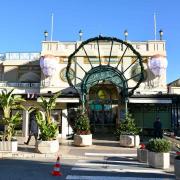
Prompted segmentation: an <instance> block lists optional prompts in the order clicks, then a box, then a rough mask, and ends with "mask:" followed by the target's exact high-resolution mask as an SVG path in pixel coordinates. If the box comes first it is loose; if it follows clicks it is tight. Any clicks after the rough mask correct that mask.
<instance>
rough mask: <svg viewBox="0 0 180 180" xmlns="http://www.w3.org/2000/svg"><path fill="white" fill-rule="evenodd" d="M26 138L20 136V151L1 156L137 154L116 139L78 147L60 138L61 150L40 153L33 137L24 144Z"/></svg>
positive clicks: (37, 156)
mask: <svg viewBox="0 0 180 180" xmlns="http://www.w3.org/2000/svg"><path fill="white" fill-rule="evenodd" d="M24 140H25V139H24V138H23V137H18V152H15V153H7V152H1V153H0V158H22V159H23V158H24V159H26V158H29V159H37V158H49V159H56V158H57V156H61V157H62V158H89V156H85V153H112V154H122V153H124V152H126V153H134V154H136V148H122V147H120V146H119V142H118V141H114V140H111V139H110V140H102V139H93V145H92V146H89V147H76V146H74V145H73V140H64V139H59V142H60V147H59V152H58V153H55V154H40V153H38V152H37V150H36V148H35V141H34V139H33V138H32V140H31V141H30V143H29V145H25V144H24Z"/></svg>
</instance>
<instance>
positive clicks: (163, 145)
mask: <svg viewBox="0 0 180 180" xmlns="http://www.w3.org/2000/svg"><path fill="white" fill-rule="evenodd" d="M146 148H147V149H148V150H149V151H152V152H158V153H166V152H169V151H170V150H171V142H170V141H168V140H166V139H159V138H156V139H150V140H149V142H148V144H147V145H146Z"/></svg>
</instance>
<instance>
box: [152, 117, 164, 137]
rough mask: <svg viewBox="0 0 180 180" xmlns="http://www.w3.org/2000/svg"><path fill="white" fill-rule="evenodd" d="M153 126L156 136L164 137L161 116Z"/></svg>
mask: <svg viewBox="0 0 180 180" xmlns="http://www.w3.org/2000/svg"><path fill="white" fill-rule="evenodd" d="M153 127H154V138H162V137H163V133H162V123H161V121H160V118H159V117H157V118H156V121H155V122H154V124H153Z"/></svg>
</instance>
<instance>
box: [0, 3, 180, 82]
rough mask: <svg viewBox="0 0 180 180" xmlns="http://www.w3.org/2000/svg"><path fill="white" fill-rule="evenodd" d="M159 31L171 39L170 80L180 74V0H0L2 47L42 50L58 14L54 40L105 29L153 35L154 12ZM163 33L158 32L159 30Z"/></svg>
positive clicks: (115, 33) (139, 37)
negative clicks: (52, 16)
mask: <svg viewBox="0 0 180 180" xmlns="http://www.w3.org/2000/svg"><path fill="white" fill-rule="evenodd" d="M154 12H156V14H157V31H159V29H163V31H164V39H165V40H166V43H167V45H166V49H167V58H168V69H167V82H171V81H173V80H175V79H177V78H180V1H179V0H171V1H168V0H29V1H27V0H1V1H0V52H1V53H3V52H19V51H20V52H26V51H28V52H29V51H30V52H31V51H33V52H36V51H37V52H38V51H40V50H41V41H42V40H43V39H44V36H43V32H44V30H45V29H46V30H48V31H49V32H50V26H51V25H50V24H51V13H54V36H53V40H59V41H76V40H77V39H78V31H79V30H80V29H82V30H83V32H84V35H83V39H88V38H90V37H94V36H97V35H98V34H100V33H102V34H103V35H107V36H115V37H118V38H120V39H123V38H124V37H123V32H124V30H125V29H128V32H129V36H128V38H129V40H132V41H146V40H153V39H154V22H153V14H154ZM157 37H158V33H157Z"/></svg>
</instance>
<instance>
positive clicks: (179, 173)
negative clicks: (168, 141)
mask: <svg viewBox="0 0 180 180" xmlns="http://www.w3.org/2000/svg"><path fill="white" fill-rule="evenodd" d="M174 173H175V176H176V179H177V180H180V160H179V159H175V160H174Z"/></svg>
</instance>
